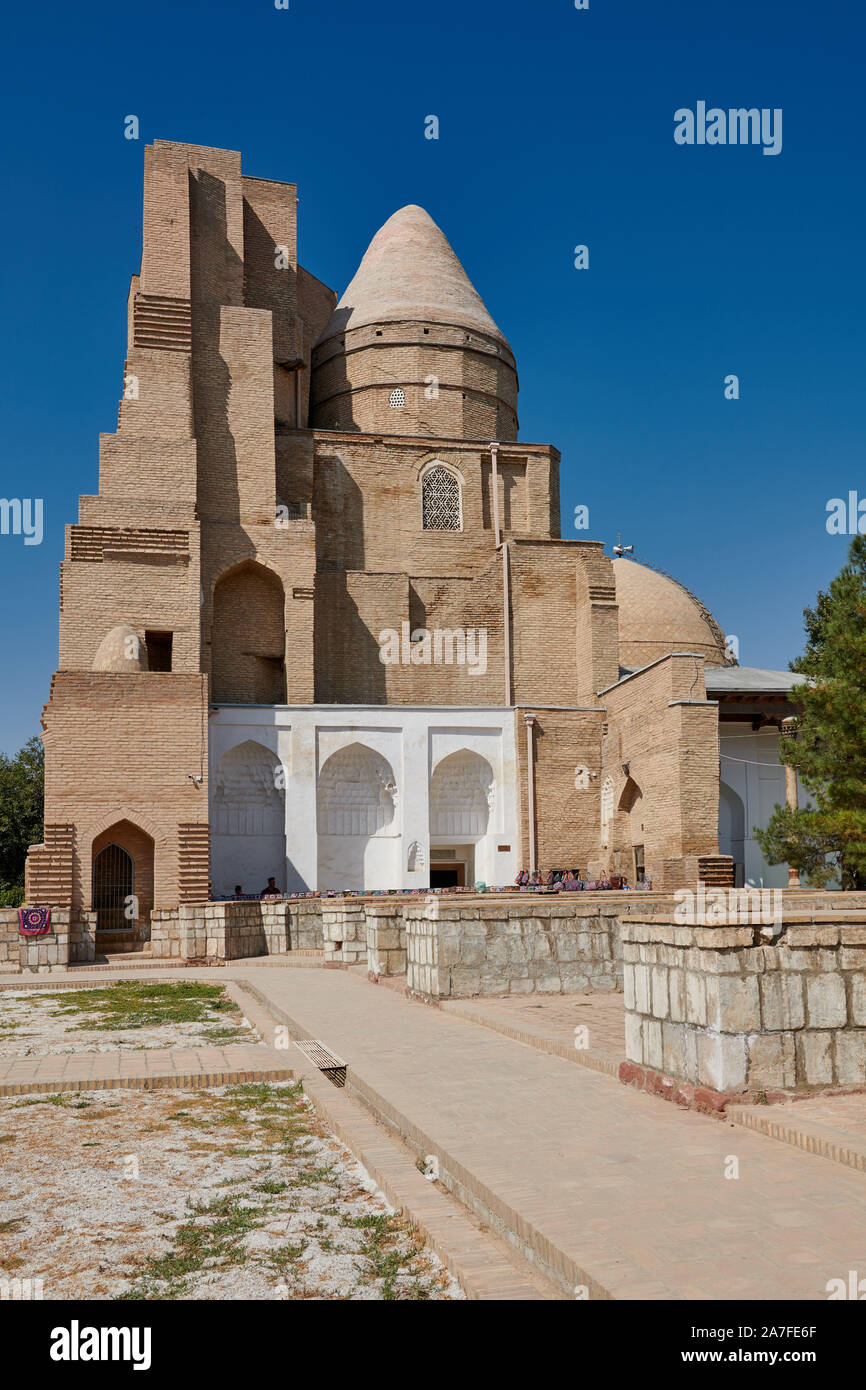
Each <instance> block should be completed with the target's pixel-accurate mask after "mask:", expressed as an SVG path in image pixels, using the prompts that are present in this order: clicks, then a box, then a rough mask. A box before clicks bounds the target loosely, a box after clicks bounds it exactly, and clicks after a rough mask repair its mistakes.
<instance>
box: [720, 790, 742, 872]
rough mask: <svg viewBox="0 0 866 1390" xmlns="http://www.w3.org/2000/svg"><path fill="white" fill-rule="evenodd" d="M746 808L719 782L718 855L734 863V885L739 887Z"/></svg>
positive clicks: (735, 793)
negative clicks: (725, 855)
mask: <svg viewBox="0 0 866 1390" xmlns="http://www.w3.org/2000/svg"><path fill="white" fill-rule="evenodd" d="M745 839H746V808H745V806H744V804H743V799H742V797H741V796H739V795H738V794H737V792H735V791H734V789H733V787H729V786H728V785H727V783H726V782H722V781H720V782H719V854H729V855H730V856H731V858H732V859H733V861H734V883H735V884H736V885H737V887H741V886H742V884H743V882H744V881H745V880H744V874H745V864H746V848H745Z"/></svg>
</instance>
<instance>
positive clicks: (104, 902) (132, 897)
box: [90, 820, 154, 932]
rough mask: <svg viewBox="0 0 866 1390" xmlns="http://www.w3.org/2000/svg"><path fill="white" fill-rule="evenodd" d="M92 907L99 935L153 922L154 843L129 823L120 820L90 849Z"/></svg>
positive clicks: (98, 837)
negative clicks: (138, 923)
mask: <svg viewBox="0 0 866 1390" xmlns="http://www.w3.org/2000/svg"><path fill="white" fill-rule="evenodd" d="M90 853H91V898H90V901H91V905H92V907H93V910H94V911H95V912H96V930H97V931H98V932H117V931H131V930H133V929H134V927H135V924H136V922H148V921H150V914H151V910H152V908H153V868H154V846H153V840H152V838H151V837H150V835H148V834H147V832H146V831H145V830H142V829H141V827H140V826H138V825H135V824H133V822H132V821H130V820H119V821H116V822H115V823H114V825H111V826H109V827H108V828H107V829H106V830H103V831H102V832H101V834H99V835H97V836H96V838H95V840H94V841H93V844H92V846H91V851H90Z"/></svg>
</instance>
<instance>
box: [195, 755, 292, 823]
mask: <svg viewBox="0 0 866 1390" xmlns="http://www.w3.org/2000/svg"><path fill="white" fill-rule="evenodd" d="M285 804H286V792H285V779H284V775H283V767H282V764H281V763H280V761H279V759H278V758H277V756H276V755H275V754H274V753H272V752H271V751H270V749H269V748H265V746H264V745H263V744H261V743H256V742H255V741H254V740H253V739H247V740H246V741H245V742H244V743H239V744H238V745H237V746H236V747H235V748H230V749H229V751H228V753H224V754H223V756H222V758H221V759H220V761H219V764H218V765H217V769H216V772H215V774H214V787H213V819H212V827H211V828H212V830H213V833H214V834H215V835H281V834H282V833H283V831H284V829H285V824H286V819H285Z"/></svg>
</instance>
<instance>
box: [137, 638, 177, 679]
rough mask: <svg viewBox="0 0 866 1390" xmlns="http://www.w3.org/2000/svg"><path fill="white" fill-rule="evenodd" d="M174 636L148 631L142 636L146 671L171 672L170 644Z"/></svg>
mask: <svg viewBox="0 0 866 1390" xmlns="http://www.w3.org/2000/svg"><path fill="white" fill-rule="evenodd" d="M173 636H174V634H173V633H171V632H151V631H150V630H148V631H147V632H145V634H144V645H145V646H146V647H147V669H148V671H170V670H171V642H172V637H173Z"/></svg>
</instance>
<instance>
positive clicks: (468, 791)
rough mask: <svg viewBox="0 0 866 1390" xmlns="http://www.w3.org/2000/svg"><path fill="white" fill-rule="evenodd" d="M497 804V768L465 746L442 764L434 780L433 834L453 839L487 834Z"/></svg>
mask: <svg viewBox="0 0 866 1390" xmlns="http://www.w3.org/2000/svg"><path fill="white" fill-rule="evenodd" d="M495 804H496V778H495V776H494V773H493V768H492V767H491V766H490V764H489V762H488V761H487V759H486V758H482V757H481V755H480V753H473V752H471V751H470V750H469V749H461V750H460V751H459V752H457V753H450V754H449V755H448V757H447V758H443V759H442V761H441V763H438V764H437V766H436V769H435V771H434V773H433V777H432V779H431V782H430V834H431V835H436V836H439V837H442V836H448V838H449V839H467V838H473V839H474V838H475V837H476V836H481V835H486V834H487V827H488V825H489V823H490V820H491V817H492V814H493V809H494V807H495Z"/></svg>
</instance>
